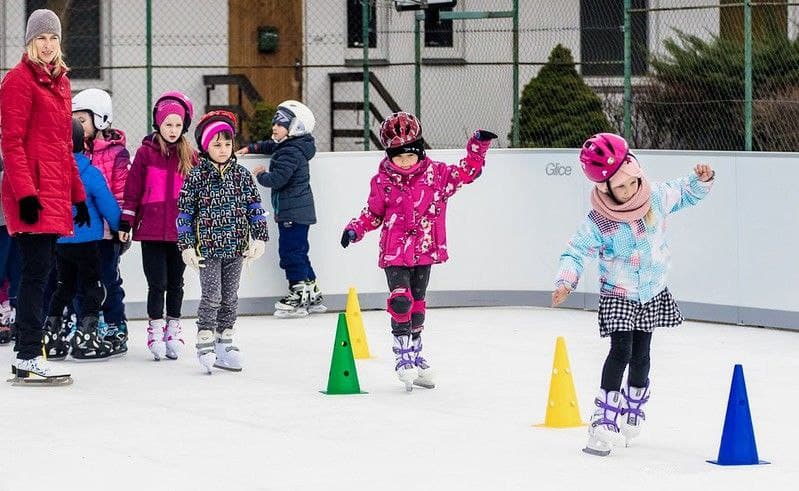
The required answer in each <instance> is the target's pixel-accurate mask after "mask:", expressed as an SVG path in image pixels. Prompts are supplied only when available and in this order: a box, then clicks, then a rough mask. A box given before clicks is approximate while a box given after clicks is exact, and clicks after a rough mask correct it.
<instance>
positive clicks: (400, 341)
mask: <svg viewBox="0 0 799 491" xmlns="http://www.w3.org/2000/svg"><path fill="white" fill-rule="evenodd" d="M392 351H394V359H395V361H396V362H397V364H396V366H395V367H394V370H396V372H397V377H398V378H399V380H400V382H402V383H403V384H405V390H406V391H407V392H410V391H412V390H413V381H414V380H416V378H417V377H418V375H419V374H418V372H417V370H416V366H415V365H414V364H413V359H412V358H411V357H412V355H413V347H412V346H411V336H410V334H407V335H404V336H394V347H393V348H392Z"/></svg>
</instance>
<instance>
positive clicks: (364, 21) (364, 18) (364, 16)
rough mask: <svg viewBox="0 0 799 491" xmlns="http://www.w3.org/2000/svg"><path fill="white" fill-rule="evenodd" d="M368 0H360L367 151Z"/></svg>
mask: <svg viewBox="0 0 799 491" xmlns="http://www.w3.org/2000/svg"><path fill="white" fill-rule="evenodd" d="M369 2H370V0H362V1H361V38H362V40H363V149H364V150H366V151H368V150H369V144H370V143H371V142H370V141H369V136H370V133H371V130H370V129H369V11H370V10H371V9H370V8H369Z"/></svg>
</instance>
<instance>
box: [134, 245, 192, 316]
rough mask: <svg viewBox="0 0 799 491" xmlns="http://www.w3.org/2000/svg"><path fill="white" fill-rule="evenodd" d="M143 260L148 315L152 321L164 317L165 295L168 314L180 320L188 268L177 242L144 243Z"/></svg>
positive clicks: (142, 247)
mask: <svg viewBox="0 0 799 491" xmlns="http://www.w3.org/2000/svg"><path fill="white" fill-rule="evenodd" d="M141 258H142V264H143V266H144V276H145V277H146V278H147V289H148V291H147V315H148V316H149V317H150V319H163V318H164V293H166V315H167V317H171V318H174V319H180V308H181V306H182V304H183V271H184V270H185V269H186V265H185V264H184V263H183V258H181V256H180V250H178V245H177V243H176V242H142V243H141Z"/></svg>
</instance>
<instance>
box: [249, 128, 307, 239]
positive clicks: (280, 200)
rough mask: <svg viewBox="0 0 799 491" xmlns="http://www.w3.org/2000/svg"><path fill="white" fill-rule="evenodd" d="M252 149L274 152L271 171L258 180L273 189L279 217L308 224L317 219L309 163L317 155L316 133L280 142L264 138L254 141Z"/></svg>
mask: <svg viewBox="0 0 799 491" xmlns="http://www.w3.org/2000/svg"><path fill="white" fill-rule="evenodd" d="M250 152H252V153H264V154H271V155H272V161H271V162H270V163H269V172H264V173H263V174H261V175H259V176H258V183H259V184H260V185H261V186H264V187H267V188H271V189H272V208H273V209H274V212H275V221H278V222H296V223H301V224H304V225H311V224H314V223H316V210H315V208H314V200H313V191H311V172H310V169H309V165H308V161H309V160H311V159H312V158H313V156H314V155H316V142H315V141H314V138H313V136H312V135H302V136H298V137H296V138H289V139H287V140H284V141H282V142H280V143H275V142H274V141H272V140H264V141H261V142H258V143H254V144H252V145H250Z"/></svg>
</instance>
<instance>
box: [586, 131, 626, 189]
mask: <svg viewBox="0 0 799 491" xmlns="http://www.w3.org/2000/svg"><path fill="white" fill-rule="evenodd" d="M629 152H630V146H629V145H628V144H627V140H625V139H624V138H622V137H620V136H619V135H616V134H613V133H597V134H596V135H594V136H592V137H591V138H589V139H587V140H586V141H585V143H583V148H581V149H580V163H581V164H582V166H583V172H584V173H585V177H587V178H588V180H590V181H593V182H605V181H607V180H608V179H610V178H611V177H612V176H613V174H615V173H616V171H618V170H619V167H621V164H623V163H624V162H625V160H627V155H628V154H629Z"/></svg>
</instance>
